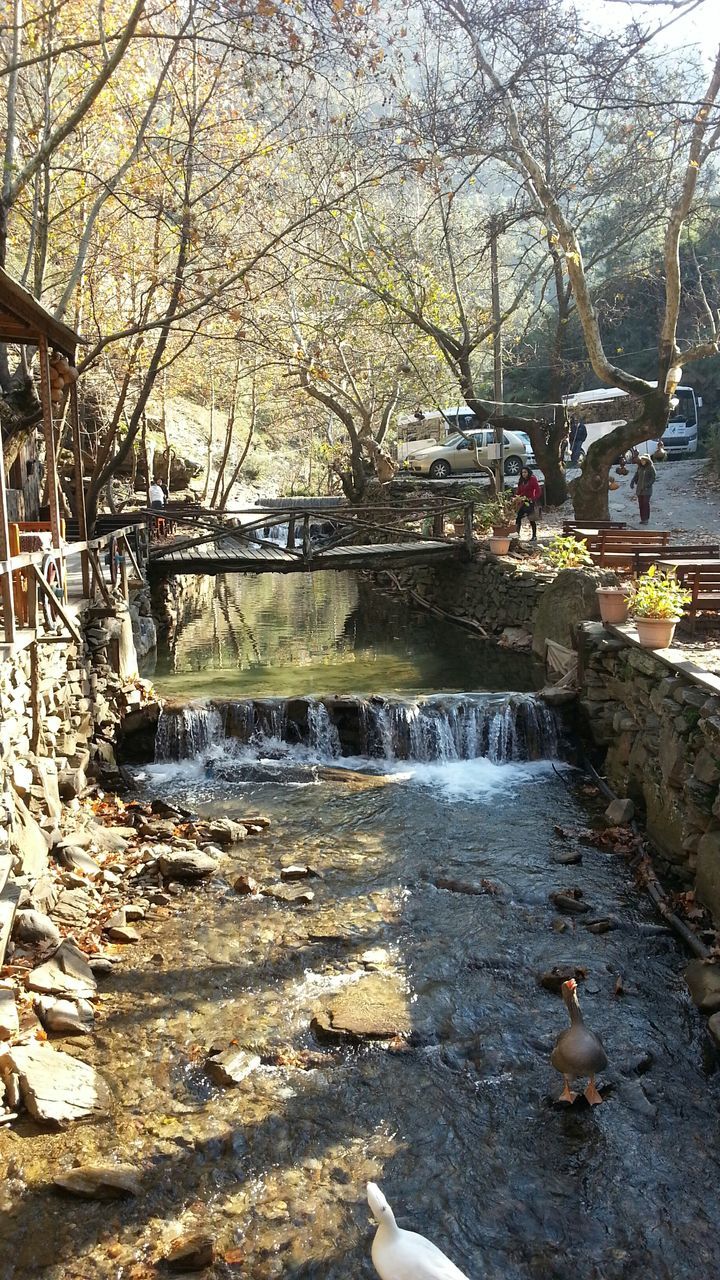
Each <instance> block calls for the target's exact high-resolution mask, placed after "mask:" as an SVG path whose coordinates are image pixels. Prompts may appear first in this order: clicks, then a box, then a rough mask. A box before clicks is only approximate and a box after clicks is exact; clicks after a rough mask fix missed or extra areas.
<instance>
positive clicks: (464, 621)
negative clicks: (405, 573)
mask: <svg viewBox="0 0 720 1280" xmlns="http://www.w3.org/2000/svg"><path fill="white" fill-rule="evenodd" d="M383 573H384V575H385V577H386V578H389V579H390V581H391V583H392V585H393V587H394V588H395V590H396V591H398V592H400V593H401V594H402V595H406V596H409V597H410V599H411V600H414V601H415V603H416V604H417V605H419V606H420V608H421V609H425V610H426V611H427V612H428V613H433V614H435V616H436V617H438V618H443V619H444V620H445V621H446V622H454V623H456V625H457V626H459V627H465V628H466V629H467V630H468V631H473V632H475V634H476V635H481V636H482V637H483V639H484V640H489V639H490V636H489V635H488V633H487V631H486V630H485V628H484V627H481V626H480V623H479V622H476V621H475V619H474V618H466V617H463V616H462V615H460V614H456V613H448V611H447V609H441V608H440V606H439V605H437V604H431V603H430V601H429V600H426V599H425V597H424V596H421V595H419V594H418V592H417V591H413V589H412V587H404V586H403V585H402V583H401V582H400V581H399V579H398V577H397V576H396V574H394V573H392V572H391V570H390V569H384V570H383Z"/></svg>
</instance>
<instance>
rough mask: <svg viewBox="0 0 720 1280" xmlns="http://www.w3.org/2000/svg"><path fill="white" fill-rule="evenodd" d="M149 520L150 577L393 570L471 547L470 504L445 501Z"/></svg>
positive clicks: (184, 512) (188, 511) (192, 513)
mask: <svg viewBox="0 0 720 1280" xmlns="http://www.w3.org/2000/svg"><path fill="white" fill-rule="evenodd" d="M155 515H156V516H159V519H158V520H157V521H156V523H157V531H156V537H155V538H154V539H153V541H152V543H151V547H150V562H149V568H150V571H151V572H152V573H153V574H179V573H209V574H217V573H315V572H317V571H318V570H320V569H336V570H341V569H398V568H404V567H406V566H410V565H430V564H436V563H438V562H442V561H449V560H457V559H466V558H468V557H469V555H470V554H471V553H472V545H473V504H472V503H467V502H466V503H457V502H455V503H452V502H451V501H448V500H440V501H438V502H434V503H433V504H432V505H431V506H428V504H425V505H424V506H422V507H418V506H414V507H406V506H403V507H358V508H355V507H349V506H347V507H346V506H342V507H334V508H330V509H328V508H327V507H323V508H318V509H310V510H308V509H303V510H301V511H299V510H298V508H297V507H293V506H288V507H286V508H273V509H272V510H262V511H258V509H257V508H252V509H248V510H238V511H233V512H228V513H226V514H225V515H224V516H222V517H221V516H219V515H218V514H217V513H215V514H213V513H212V512H198V511H197V510H193V509H192V508H183V509H180V510H172V509H168V511H167V512H166V513H162V515H161V514H160V513H155ZM169 521H172V526H171V528H172V529H173V532H172V536H169V533H168V522H169Z"/></svg>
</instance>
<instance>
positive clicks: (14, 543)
mask: <svg viewBox="0 0 720 1280" xmlns="http://www.w3.org/2000/svg"><path fill="white" fill-rule="evenodd" d="M8 537H9V542H10V555H11V556H19V555H20V528H19V526H18V525H17V524H13V522H12V521H11V522H10V524H9V525H8ZM12 584H13V600H14V601H15V618H16V621H17V624H18V626H19V627H24V626H27V608H26V604H25V594H24V592H23V586H22V576H21V574H20V571H19V570H18V569H16V570H15V572H14V574H13V575H12Z"/></svg>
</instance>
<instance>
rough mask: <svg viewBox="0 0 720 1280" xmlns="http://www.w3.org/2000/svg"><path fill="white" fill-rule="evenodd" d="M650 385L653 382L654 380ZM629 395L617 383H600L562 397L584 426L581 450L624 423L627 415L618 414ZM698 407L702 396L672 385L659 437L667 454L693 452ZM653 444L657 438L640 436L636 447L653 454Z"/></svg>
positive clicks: (669, 455)
mask: <svg viewBox="0 0 720 1280" xmlns="http://www.w3.org/2000/svg"><path fill="white" fill-rule="evenodd" d="M650 385H651V386H657V383H651V384H650ZM631 398H632V397H630V396H629V395H628V393H627V391H621V390H620V388H619V387H600V388H599V389H598V390H597V391H579V392H577V393H576V394H574V395H569V396H564V397H563V400H564V403H565V405H566V406H567V409H568V413H570V414H574V416H575V417H576V418H580V419H581V420H582V421H583V422H584V423H585V426H586V427H587V439H586V441H585V444H584V446H583V448H584V450H585V452H587V450H588V449H589V448H590V445H591V444H594V443H595V441H596V440H600V439H602V437H603V436H606V435H609V434H610V432H611V431H613V430H614V429H615V427H622V426H624V425H625V423H626V422H627V418H625V417H623V416H622V413H623V402H624V403H625V404H626V405H627V402H628V400H630V399H631ZM701 408H702V397H701V396H696V395H695V392H694V390H693V388H692V387H677V388H676V390H675V394H674V396H673V397H672V408H671V410H670V417H669V419H668V424H667V427H666V428H665V431H664V433H663V438H662V442H663V445H664V446H665V449H666V450H667V455H668V457H669V458H682V457H687V456H688V455H689V454H693V453H697V447H698V409H701ZM657 446H658V442H657V440H643V441H641V443H640V444H638V445H636V448H637V449H638V450H639V451H640V452H641V453H649V454H653V453H654V452H655V450H656V449H657Z"/></svg>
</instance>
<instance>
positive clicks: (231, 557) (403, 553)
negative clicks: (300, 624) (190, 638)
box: [148, 537, 468, 575]
mask: <svg viewBox="0 0 720 1280" xmlns="http://www.w3.org/2000/svg"><path fill="white" fill-rule="evenodd" d="M467 556H468V550H467V547H466V544H465V541H464V540H460V539H457V540H455V541H450V540H447V541H442V542H441V541H439V540H433V539H427V540H426V541H418V542H383V543H366V544H363V545H359V546H350V547H347V546H345V547H330V548H328V549H327V550H325V551H323V550H322V548H320V549H318V550H315V551H312V552H310V553H309V554H306V555H303V556H300V555H298V554H297V552H293V551H292V550H290V551H288V550H286V549H283V548H282V547H273V546H267V545H265V546H251V545H250V544H249V543H247V542H242V541H241V540H240V539H239V538H233V537H229V538H228V537H225V538H222V539H219V540H217V541H215V542H212V543H209V542H205V543H203V545H201V546H194V547H185V548H181V549H179V550H178V551H175V552H173V551H172V550H167V551H165V553H164V554H163V556H162V557H158V558H157V559H155V558H151V559H150V561H149V565H148V568H149V571H150V573H151V574H153V575H154V574H158V575H167V574H175V573H209V574H217V573H315V572H317V571H318V570H321V569H335V570H338V571H340V570H343V569H389V568H392V569H402V568H405V567H407V566H410V565H425V564H436V563H437V562H438V561H447V560H459V559H465V558H466V557H467Z"/></svg>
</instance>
